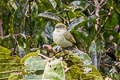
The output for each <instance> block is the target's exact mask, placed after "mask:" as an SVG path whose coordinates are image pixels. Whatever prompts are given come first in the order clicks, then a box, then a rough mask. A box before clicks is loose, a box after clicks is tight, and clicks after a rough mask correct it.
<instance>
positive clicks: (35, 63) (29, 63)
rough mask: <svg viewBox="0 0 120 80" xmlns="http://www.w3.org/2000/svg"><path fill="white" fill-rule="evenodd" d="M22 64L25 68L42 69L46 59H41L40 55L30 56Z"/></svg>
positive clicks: (31, 69)
mask: <svg viewBox="0 0 120 80" xmlns="http://www.w3.org/2000/svg"><path fill="white" fill-rule="evenodd" d="M24 65H25V66H26V67H27V70H30V71H36V70H44V68H45V65H46V60H43V59H41V57H40V56H31V57H29V58H28V59H27V60H26V61H25V64H24Z"/></svg>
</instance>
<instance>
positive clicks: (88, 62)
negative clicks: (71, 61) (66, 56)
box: [74, 49, 92, 65]
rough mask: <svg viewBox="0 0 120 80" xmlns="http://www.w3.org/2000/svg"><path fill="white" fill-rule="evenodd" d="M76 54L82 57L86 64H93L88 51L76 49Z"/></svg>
mask: <svg viewBox="0 0 120 80" xmlns="http://www.w3.org/2000/svg"><path fill="white" fill-rule="evenodd" d="M74 54H75V55H77V56H79V57H80V59H81V60H82V61H83V64H84V65H90V64H92V60H91V58H90V57H89V56H88V54H87V53H84V52H82V51H80V50H78V49H76V50H74Z"/></svg>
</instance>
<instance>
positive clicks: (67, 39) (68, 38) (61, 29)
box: [53, 23, 76, 48]
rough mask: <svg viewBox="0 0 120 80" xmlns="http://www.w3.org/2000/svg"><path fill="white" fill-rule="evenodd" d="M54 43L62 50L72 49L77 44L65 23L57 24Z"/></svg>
mask: <svg viewBox="0 0 120 80" xmlns="http://www.w3.org/2000/svg"><path fill="white" fill-rule="evenodd" d="M53 41H54V42H55V43H56V44H57V45H59V46H61V47H62V48H67V47H72V46H73V44H74V43H76V41H75V39H74V37H73V35H72V34H71V33H70V32H69V31H68V30H67V29H66V25H64V24H63V23H57V24H56V25H55V30H54V31H53Z"/></svg>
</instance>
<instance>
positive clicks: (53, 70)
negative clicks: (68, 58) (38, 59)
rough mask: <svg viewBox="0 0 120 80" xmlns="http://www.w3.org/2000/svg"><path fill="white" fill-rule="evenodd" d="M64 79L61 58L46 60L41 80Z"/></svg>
mask: <svg viewBox="0 0 120 80" xmlns="http://www.w3.org/2000/svg"><path fill="white" fill-rule="evenodd" d="M47 79H48V80H65V73H64V69H63V64H62V58H60V59H55V60H52V61H51V62H48V63H47V65H46V68H45V71H44V74H43V77H42V80H47Z"/></svg>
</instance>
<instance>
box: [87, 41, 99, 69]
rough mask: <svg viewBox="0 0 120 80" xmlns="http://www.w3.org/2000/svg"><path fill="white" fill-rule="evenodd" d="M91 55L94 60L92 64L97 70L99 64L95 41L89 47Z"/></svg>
mask: <svg viewBox="0 0 120 80" xmlns="http://www.w3.org/2000/svg"><path fill="white" fill-rule="evenodd" d="M89 53H90V57H91V59H92V64H93V65H94V66H95V67H96V68H97V66H98V63H97V46H96V43H95V41H93V42H92V43H91V45H90V47H89Z"/></svg>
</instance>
